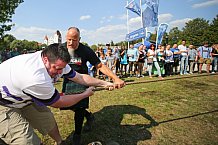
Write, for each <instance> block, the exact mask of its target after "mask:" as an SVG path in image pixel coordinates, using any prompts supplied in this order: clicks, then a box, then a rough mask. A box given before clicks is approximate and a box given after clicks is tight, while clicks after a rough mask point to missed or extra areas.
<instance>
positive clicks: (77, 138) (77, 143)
mask: <svg viewBox="0 0 218 145" xmlns="http://www.w3.org/2000/svg"><path fill="white" fill-rule="evenodd" d="M73 145H81V135H79V134H75V133H74V134H73Z"/></svg>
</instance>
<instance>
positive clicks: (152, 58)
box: [147, 44, 163, 79]
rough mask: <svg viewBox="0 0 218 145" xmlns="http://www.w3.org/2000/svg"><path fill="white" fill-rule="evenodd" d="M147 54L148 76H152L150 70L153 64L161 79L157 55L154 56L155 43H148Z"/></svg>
mask: <svg viewBox="0 0 218 145" xmlns="http://www.w3.org/2000/svg"><path fill="white" fill-rule="evenodd" d="M147 56H148V74H149V77H150V78H152V76H151V71H152V67H153V65H154V66H155V68H156V69H157V73H158V77H159V78H160V79H163V78H162V76H161V72H160V66H159V64H158V62H157V57H156V51H155V45H154V44H151V45H150V49H148V53H147Z"/></svg>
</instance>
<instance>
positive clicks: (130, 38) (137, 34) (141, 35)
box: [126, 28, 145, 42]
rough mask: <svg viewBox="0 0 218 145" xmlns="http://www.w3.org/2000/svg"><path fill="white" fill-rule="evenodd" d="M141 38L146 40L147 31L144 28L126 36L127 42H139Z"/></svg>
mask: <svg viewBox="0 0 218 145" xmlns="http://www.w3.org/2000/svg"><path fill="white" fill-rule="evenodd" d="M140 38H145V29H144V28H140V29H138V30H136V31H133V32H131V33H129V34H126V41H128V42H129V41H133V40H137V39H140Z"/></svg>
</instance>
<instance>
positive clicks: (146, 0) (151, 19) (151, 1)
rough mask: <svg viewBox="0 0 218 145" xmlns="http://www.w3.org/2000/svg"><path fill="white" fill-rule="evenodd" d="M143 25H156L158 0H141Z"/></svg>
mask: <svg viewBox="0 0 218 145" xmlns="http://www.w3.org/2000/svg"><path fill="white" fill-rule="evenodd" d="M141 1H142V2H141V10H142V23H143V27H144V28H146V27H155V26H158V7H159V0H141Z"/></svg>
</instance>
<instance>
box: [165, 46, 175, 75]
mask: <svg viewBox="0 0 218 145" xmlns="http://www.w3.org/2000/svg"><path fill="white" fill-rule="evenodd" d="M173 62H174V60H173V52H172V51H171V50H170V45H167V46H166V58H165V74H166V76H171V75H172V72H173Z"/></svg>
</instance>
